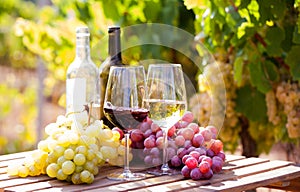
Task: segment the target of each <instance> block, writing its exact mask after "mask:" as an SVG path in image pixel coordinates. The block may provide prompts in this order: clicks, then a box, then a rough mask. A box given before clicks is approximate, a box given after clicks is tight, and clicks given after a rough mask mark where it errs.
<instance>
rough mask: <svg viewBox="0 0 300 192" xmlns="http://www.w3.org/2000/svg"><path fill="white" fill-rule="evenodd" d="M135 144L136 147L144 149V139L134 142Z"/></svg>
mask: <svg viewBox="0 0 300 192" xmlns="http://www.w3.org/2000/svg"><path fill="white" fill-rule="evenodd" d="M135 146H136V148H137V149H144V148H145V146H144V141H139V142H135Z"/></svg>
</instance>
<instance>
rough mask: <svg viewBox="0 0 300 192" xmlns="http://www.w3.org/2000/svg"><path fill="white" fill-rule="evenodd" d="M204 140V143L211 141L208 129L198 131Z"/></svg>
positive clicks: (210, 133)
mask: <svg viewBox="0 0 300 192" xmlns="http://www.w3.org/2000/svg"><path fill="white" fill-rule="evenodd" d="M200 133H201V135H202V136H203V138H204V141H210V140H211V139H212V132H211V131H210V130H209V129H203V130H201V131H200Z"/></svg>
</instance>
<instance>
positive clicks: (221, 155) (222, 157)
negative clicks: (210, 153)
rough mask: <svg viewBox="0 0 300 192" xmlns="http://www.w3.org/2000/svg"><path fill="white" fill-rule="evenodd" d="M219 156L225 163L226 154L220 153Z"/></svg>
mask: <svg viewBox="0 0 300 192" xmlns="http://www.w3.org/2000/svg"><path fill="white" fill-rule="evenodd" d="M217 156H218V157H220V158H221V159H222V160H223V161H225V158H226V155H225V153H224V152H222V151H220V153H218V154H217Z"/></svg>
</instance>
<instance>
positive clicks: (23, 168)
mask: <svg viewBox="0 0 300 192" xmlns="http://www.w3.org/2000/svg"><path fill="white" fill-rule="evenodd" d="M28 174H29V169H28V168H27V167H26V166H24V165H22V166H19V167H18V175H19V176H20V177H27V176H28Z"/></svg>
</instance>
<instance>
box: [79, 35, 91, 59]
mask: <svg viewBox="0 0 300 192" xmlns="http://www.w3.org/2000/svg"><path fill="white" fill-rule="evenodd" d="M76 57H77V58H79V59H89V58H90V38H89V36H88V35H86V36H77V37H76Z"/></svg>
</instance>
